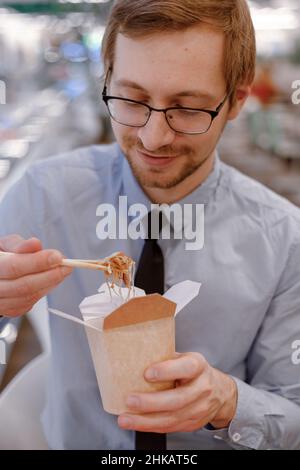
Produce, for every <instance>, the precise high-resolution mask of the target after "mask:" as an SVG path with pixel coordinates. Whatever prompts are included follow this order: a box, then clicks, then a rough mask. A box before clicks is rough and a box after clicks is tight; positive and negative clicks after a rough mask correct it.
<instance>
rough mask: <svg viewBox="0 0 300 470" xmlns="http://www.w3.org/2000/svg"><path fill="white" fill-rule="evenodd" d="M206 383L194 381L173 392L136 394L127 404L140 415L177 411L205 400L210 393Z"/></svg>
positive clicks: (129, 398)
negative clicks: (197, 401) (196, 401)
mask: <svg viewBox="0 0 300 470" xmlns="http://www.w3.org/2000/svg"><path fill="white" fill-rule="evenodd" d="M204 384H205V381H204V380H203V381H201V380H199V381H196V380H195V381H192V382H189V383H188V384H185V385H182V386H179V387H177V388H174V389H172V390H164V391H162V392H155V393H135V394H132V395H130V396H129V397H128V398H127V400H126V404H127V406H128V408H130V409H131V410H133V411H134V412H138V413H154V412H164V411H177V410H181V409H182V408H184V407H186V406H188V405H189V404H190V403H193V402H194V401H195V400H196V399H198V400H201V399H204V398H205V396H207V395H208V392H207V390H206V388H205V386H204Z"/></svg>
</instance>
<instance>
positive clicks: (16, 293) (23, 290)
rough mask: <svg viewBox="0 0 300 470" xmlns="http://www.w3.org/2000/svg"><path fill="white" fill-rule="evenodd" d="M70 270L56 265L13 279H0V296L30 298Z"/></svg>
mask: <svg viewBox="0 0 300 470" xmlns="http://www.w3.org/2000/svg"><path fill="white" fill-rule="evenodd" d="M71 272H72V268H68V267H58V268H53V269H50V270H48V271H44V272H41V273H36V274H29V275H27V276H23V277H21V278H18V279H15V280H1V281H0V298H1V299H9V298H19V297H20V298H22V299H26V298H30V297H31V296H34V295H35V293H37V292H38V291H40V290H42V289H51V288H53V287H54V286H56V285H57V284H59V283H60V282H62V281H63V280H64V279H65V277H66V276H68V275H69V274H70V273H71Z"/></svg>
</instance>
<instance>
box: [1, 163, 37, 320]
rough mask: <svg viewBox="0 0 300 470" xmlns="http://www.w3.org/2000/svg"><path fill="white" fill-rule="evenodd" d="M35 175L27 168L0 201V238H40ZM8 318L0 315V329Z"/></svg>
mask: <svg viewBox="0 0 300 470" xmlns="http://www.w3.org/2000/svg"><path fill="white" fill-rule="evenodd" d="M35 178H36V177H35V175H34V173H33V172H32V171H31V170H28V172H27V173H25V174H24V175H23V176H22V178H21V179H20V180H19V181H18V182H17V183H15V184H14V186H12V187H11V189H10V190H9V191H8V192H7V193H6V194H5V196H4V197H3V198H2V199H1V201H0V238H1V237H5V236H7V235H12V234H18V235H20V236H22V237H24V238H25V239H27V238H31V237H37V238H40V230H39V228H38V227H39V226H40V224H39V217H40V205H41V201H40V199H39V197H40V196H39V194H37V193H36V192H35V188H36V182H35ZM9 320H10V319H9V318H7V317H5V316H4V317H0V329H2V328H3V327H4V325H5V324H6V323H7V322H8V321H9Z"/></svg>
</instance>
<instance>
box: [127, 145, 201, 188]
mask: <svg viewBox="0 0 300 470" xmlns="http://www.w3.org/2000/svg"><path fill="white" fill-rule="evenodd" d="M120 146H121V148H122V151H123V153H124V155H125V157H126V159H127V161H128V163H129V165H130V167H131V171H132V173H133V175H134V176H135V178H136V179H137V181H138V182H139V184H140V185H141V186H142V187H143V188H159V189H171V188H174V187H176V186H178V185H179V184H180V183H182V182H183V181H184V180H185V179H187V178H188V177H189V176H191V175H192V174H193V173H195V171H197V170H198V168H200V167H201V166H202V165H203V163H204V162H205V161H206V160H207V158H208V157H206V158H203V159H202V160H201V161H200V162H199V156H197V155H196V154H195V152H194V151H193V150H192V149H191V148H190V147H188V146H184V145H182V146H181V147H179V146H178V147H176V148H175V147H172V146H165V147H162V148H161V149H159V151H157V153H158V154H159V155H160V156H161V157H163V156H166V157H167V156H168V157H170V156H176V158H177V159H178V165H177V167H175V168H171V170H170V169H162V168H149V169H145V168H142V167H141V166H140V165H139V164H138V162H137V161H136V158H135V157H134V153H135V151H136V150H139V151H141V152H145V153H148V152H147V150H145V149H144V148H143V144H142V143H141V141H140V140H139V139H135V138H133V137H130V136H125V137H123V139H122V142H121V144H120ZM179 163H181V165H179ZM174 166H175V165H174ZM174 170H175V171H174Z"/></svg>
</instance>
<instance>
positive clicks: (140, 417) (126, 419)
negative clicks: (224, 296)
mask: <svg viewBox="0 0 300 470" xmlns="http://www.w3.org/2000/svg"><path fill="white" fill-rule="evenodd" d="M217 409H218V407H217V405H216V404H215V403H210V402H209V400H205V399H204V400H203V401H202V400H198V399H197V400H195V401H194V402H193V403H191V404H190V405H188V406H187V407H185V408H183V409H182V410H179V411H171V412H170V411H168V412H158V413H149V414H130V413H124V414H123V415H121V416H119V419H118V423H119V426H120V427H122V428H123V429H132V430H136V431H145V432H159V433H161V432H166V433H170V432H180V431H182V432H189V431H190V430H196V429H201V428H202V427H203V426H206V425H207V424H208V423H209V422H210V421H211V420H212V419H213V417H214V416H215V414H216V412H217Z"/></svg>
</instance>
